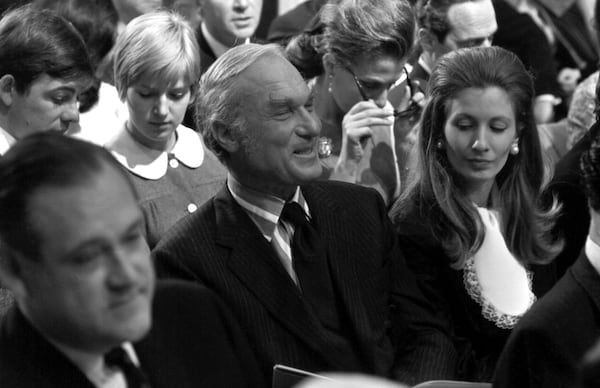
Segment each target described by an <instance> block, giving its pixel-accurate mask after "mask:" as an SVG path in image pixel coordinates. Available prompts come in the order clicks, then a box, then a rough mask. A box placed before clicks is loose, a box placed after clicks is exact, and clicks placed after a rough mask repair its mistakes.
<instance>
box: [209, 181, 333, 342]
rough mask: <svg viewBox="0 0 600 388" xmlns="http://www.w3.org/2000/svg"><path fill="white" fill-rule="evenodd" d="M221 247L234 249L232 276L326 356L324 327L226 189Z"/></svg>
mask: <svg viewBox="0 0 600 388" xmlns="http://www.w3.org/2000/svg"><path fill="white" fill-rule="evenodd" d="M215 212H216V217H217V228H218V231H217V236H218V237H217V244H219V245H222V246H225V247H227V248H229V249H230V252H231V253H230V256H229V258H228V262H227V265H228V267H229V269H230V270H231V272H232V273H233V274H234V275H235V276H236V277H237V278H238V279H239V280H240V282H241V283H242V284H244V286H245V287H246V288H247V289H248V290H249V291H250V292H251V293H252V294H253V295H254V296H255V297H256V299H257V300H259V301H260V303H261V304H262V305H263V306H264V307H265V309H266V310H268V311H269V313H270V314H271V315H272V316H273V318H274V319H275V320H277V321H279V322H280V323H281V324H282V325H283V326H284V327H286V328H287V329H288V330H290V331H291V332H293V333H294V334H296V335H297V336H298V337H300V338H301V339H302V340H303V341H304V342H306V344H307V345H308V346H309V347H311V348H312V349H314V350H316V351H318V352H320V353H321V352H326V351H329V350H330V349H326V347H327V345H326V339H325V337H324V336H323V335H322V329H321V326H320V323H319V322H318V321H317V318H316V317H315V316H314V315H313V313H312V312H311V311H310V310H308V309H307V307H306V305H305V303H304V302H303V301H302V298H301V295H300V292H299V290H298V288H297V287H296V285H295V284H294V282H293V281H292V279H291V278H290V277H289V275H288V273H287V272H286V271H285V269H284V268H283V266H282V265H281V263H280V262H279V258H278V257H277V256H276V254H275V252H274V250H273V249H272V248H271V246H270V245H269V244H268V242H267V241H266V240H265V239H264V238H263V236H262V234H261V233H260V231H259V230H258V228H257V227H256V225H254V223H253V222H252V220H251V219H250V217H249V216H248V215H247V214H246V213H245V211H244V209H242V208H241V207H240V206H239V205H238V204H237V203H236V202H235V200H234V199H233V197H232V196H231V194H230V193H229V190H228V189H227V188H226V187H225V188H224V189H223V190H222V191H221V192H220V193H219V194H217V198H216V200H215Z"/></svg>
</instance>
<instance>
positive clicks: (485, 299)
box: [391, 47, 560, 382]
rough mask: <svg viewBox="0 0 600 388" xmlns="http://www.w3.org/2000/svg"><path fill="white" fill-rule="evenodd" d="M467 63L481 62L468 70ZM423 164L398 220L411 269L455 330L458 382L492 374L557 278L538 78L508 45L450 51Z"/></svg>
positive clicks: (437, 74)
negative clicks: (544, 191)
mask: <svg viewBox="0 0 600 388" xmlns="http://www.w3.org/2000/svg"><path fill="white" fill-rule="evenodd" d="M464 69H469V71H468V72H465V71H464ZM429 93H430V97H429V100H428V102H427V105H426V107H425V110H424V112H423V117H422V122H421V127H420V133H419V142H418V155H419V160H418V162H419V164H418V165H417V170H416V174H415V176H414V177H413V179H414V180H413V181H412V182H409V187H408V188H407V191H406V192H404V193H403V194H402V196H401V198H400V199H399V200H398V201H397V202H396V203H395V204H394V206H393V208H392V210H391V217H392V220H393V222H394V223H395V225H396V228H397V231H398V233H399V236H400V246H401V247H402V248H403V250H404V253H405V257H406V260H407V263H408V265H409V267H410V268H411V269H412V270H413V271H414V272H415V274H416V275H417V278H418V280H419V282H420V285H421V287H422V291H423V293H424V294H425V295H427V296H428V297H429V299H430V301H431V302H432V303H434V305H435V306H436V309H437V310H436V311H438V314H439V316H440V318H441V319H444V320H445V321H446V323H447V325H448V330H449V331H450V333H451V334H450V335H451V337H452V341H453V344H454V347H455V350H456V352H457V354H458V359H459V363H458V365H457V369H456V376H455V378H457V379H461V380H467V381H484V382H486V381H490V380H491V378H492V373H493V371H494V367H495V365H496V360H497V358H498V356H499V354H500V351H501V350H502V348H503V346H504V343H505V341H506V339H507V337H508V335H509V333H510V330H511V329H512V328H513V327H514V325H515V324H516V323H517V322H518V320H519V318H520V317H521V315H522V314H524V313H525V312H526V311H527V310H528V309H529V308H530V307H531V305H532V303H533V302H534V301H535V300H536V296H541V295H543V294H544V293H545V292H546V291H547V290H548V289H549V288H550V287H551V286H552V285H553V284H554V281H555V279H554V272H553V271H552V268H551V267H548V266H542V265H538V264H544V263H548V262H550V261H551V260H552V258H553V257H554V256H555V255H556V253H557V252H558V250H559V249H560V245H559V244H558V245H555V244H553V243H550V242H549V239H548V236H547V235H548V233H547V232H548V230H549V229H550V228H551V227H552V225H553V222H554V218H555V215H556V210H555V209H552V210H549V211H545V210H543V209H540V208H539V207H538V197H539V193H540V189H541V186H542V183H543V181H544V175H545V174H546V171H545V168H544V165H543V162H542V154H541V148H540V142H539V135H538V133H537V127H536V124H535V122H534V120H533V112H532V105H531V102H532V97H533V84H532V80H531V78H530V75H529V73H528V72H527V71H526V70H525V68H524V67H523V65H522V63H521V62H520V61H519V60H518V58H517V57H516V56H515V55H514V54H512V53H510V52H509V51H506V50H504V49H501V48H499V47H477V48H469V49H460V50H456V51H453V52H451V53H448V54H446V55H444V56H443V57H442V58H440V59H439V60H438V62H437V65H436V66H435V67H434V69H433V72H432V74H431V77H430V80H429Z"/></svg>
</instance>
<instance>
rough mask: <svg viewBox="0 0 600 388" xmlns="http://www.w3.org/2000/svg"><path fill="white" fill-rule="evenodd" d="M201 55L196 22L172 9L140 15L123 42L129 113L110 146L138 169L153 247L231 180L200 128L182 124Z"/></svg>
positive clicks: (119, 63)
mask: <svg viewBox="0 0 600 388" xmlns="http://www.w3.org/2000/svg"><path fill="white" fill-rule="evenodd" d="M157 37H160V39H157ZM199 58H200V57H199V55H198V45H197V43H196V39H195V36H194V31H193V30H192V28H191V27H190V26H189V25H188V24H187V22H186V21H185V20H184V19H183V17H181V16H180V15H178V14H176V13H170V12H165V11H162V12H151V13H147V14H144V15H141V16H138V17H137V18H135V19H133V20H132V21H131V22H129V24H128V25H127V27H126V28H125V30H124V31H123V32H122V33H121V35H119V38H118V40H117V44H116V47H115V80H116V85H117V90H118V91H119V96H120V97H121V99H122V100H123V101H124V102H125V104H126V105H127V109H128V112H129V117H128V119H127V120H126V121H125V122H124V123H122V124H121V126H120V127H119V129H118V132H117V135H116V137H115V138H113V139H112V140H110V141H109V142H108V143H107V144H106V147H107V148H108V149H109V150H110V151H111V152H112V153H113V155H114V156H115V157H116V158H117V160H118V161H119V162H120V163H121V164H122V165H123V166H124V167H125V168H126V169H127V170H129V172H130V173H131V177H132V180H133V182H134V185H135V187H136V190H137V192H138V195H139V198H140V204H141V206H142V209H143V211H144V217H145V219H146V237H147V240H148V243H149V245H150V247H153V246H154V245H155V244H156V243H157V242H158V240H159V239H160V238H161V237H162V235H163V234H164V233H165V232H166V231H167V229H169V228H170V227H171V226H172V225H174V224H175V223H176V222H177V221H178V220H179V219H181V218H182V217H184V216H186V215H187V214H190V213H193V212H194V211H196V209H198V207H200V206H201V205H202V204H203V203H204V202H205V201H206V200H207V199H209V198H210V197H212V196H213V195H214V194H215V193H216V192H217V191H218V190H219V189H220V188H221V186H222V185H223V182H224V181H225V177H226V171H225V168H224V167H223V166H222V165H221V163H220V162H219V161H218V160H217V158H216V157H215V156H214V154H213V153H212V152H206V151H205V148H204V145H203V143H202V140H201V138H200V136H199V135H198V134H197V133H196V132H194V131H193V130H191V129H190V128H187V127H185V126H183V125H181V122H182V120H183V116H184V114H185V111H186V109H187V108H188V106H189V105H190V104H191V103H192V102H193V101H194V93H195V91H196V88H197V84H198V80H199V78H200V63H199Z"/></svg>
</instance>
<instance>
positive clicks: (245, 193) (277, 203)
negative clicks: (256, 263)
mask: <svg viewBox="0 0 600 388" xmlns="http://www.w3.org/2000/svg"><path fill="white" fill-rule="evenodd" d="M227 188H228V189H229V192H231V195H232V196H233V199H234V200H235V201H236V202H237V203H238V204H239V205H240V206H241V207H242V208H244V210H245V211H246V212H247V213H248V215H249V216H250V218H251V219H252V221H254V223H255V224H256V226H257V227H258V229H259V230H260V232H261V233H262V235H263V237H264V238H265V239H267V240H268V241H271V239H272V238H273V234H274V233H275V228H276V227H277V224H278V223H279V217H280V216H281V212H282V211H283V206H284V205H285V203H286V202H285V201H284V200H282V199H281V198H278V197H275V196H273V195H269V194H266V193H261V192H259V191H256V190H252V189H250V188H248V187H246V186H244V185H243V184H241V183H240V182H239V181H237V180H236V179H235V178H234V177H233V176H232V175H231V174H228V175H227ZM290 202H297V203H298V204H300V206H302V208H303V209H304V211H305V212H306V214H307V215H308V216H309V217H310V211H309V209H308V204H307V203H306V200H305V199H304V195H303V194H302V190H300V186H298V187H297V188H296V192H295V193H294V196H293V197H292V199H291V200H290Z"/></svg>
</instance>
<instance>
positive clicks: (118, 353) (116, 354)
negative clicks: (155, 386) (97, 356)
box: [104, 346, 150, 388]
mask: <svg viewBox="0 0 600 388" xmlns="http://www.w3.org/2000/svg"><path fill="white" fill-rule="evenodd" d="M104 362H105V363H106V365H107V366H109V367H117V368H119V369H121V372H123V375H124V376H125V380H126V381H127V388H150V384H149V383H148V380H147V379H146V376H145V375H144V372H142V370H141V369H140V368H139V367H138V366H137V365H135V363H134V362H133V361H132V360H131V358H130V357H129V354H127V352H126V351H125V349H123V348H122V347H120V346H119V347H118V348H114V349H113V350H111V351H110V352H108V353H107V354H106V355H105V356H104Z"/></svg>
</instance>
